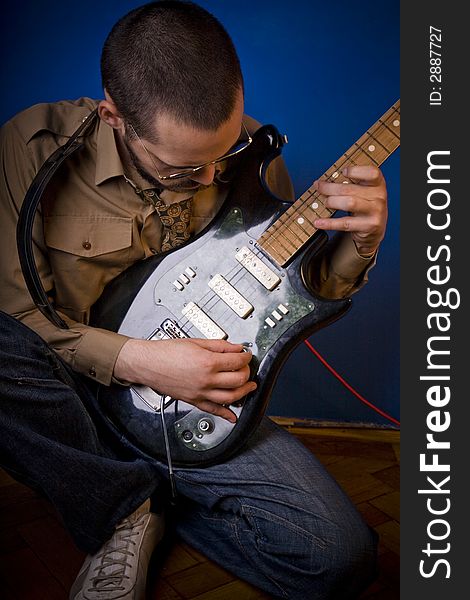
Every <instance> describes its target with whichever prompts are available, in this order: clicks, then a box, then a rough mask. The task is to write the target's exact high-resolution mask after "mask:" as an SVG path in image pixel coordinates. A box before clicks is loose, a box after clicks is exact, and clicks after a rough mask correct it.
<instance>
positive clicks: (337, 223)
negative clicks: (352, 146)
mask: <svg viewBox="0 0 470 600" xmlns="http://www.w3.org/2000/svg"><path fill="white" fill-rule="evenodd" d="M342 173H343V175H345V176H346V177H347V178H348V179H350V180H351V183H330V182H327V181H320V180H318V181H316V182H315V184H314V187H315V188H316V189H317V190H318V191H319V193H320V194H322V195H323V196H325V197H326V198H325V201H324V204H325V206H326V207H327V208H330V209H332V210H343V211H346V212H349V215H348V216H347V217H339V218H337V219H317V220H316V221H314V225H315V227H316V228H317V229H325V230H332V231H346V232H349V233H350V234H351V237H352V239H353V240H354V243H355V244H356V248H357V251H358V252H359V254H361V255H364V256H368V255H371V254H373V253H374V252H375V250H377V248H378V247H379V244H380V242H381V241H382V240H383V238H384V235H385V226H386V224H387V188H386V185H385V179H384V177H383V175H382V172H381V171H380V169H378V168H377V167H374V166H360V165H354V166H350V167H347V168H346V169H344V170H343V171H342Z"/></svg>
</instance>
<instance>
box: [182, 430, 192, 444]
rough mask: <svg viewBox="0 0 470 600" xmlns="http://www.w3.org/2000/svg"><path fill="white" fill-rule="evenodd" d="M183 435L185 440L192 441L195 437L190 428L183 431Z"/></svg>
mask: <svg viewBox="0 0 470 600" xmlns="http://www.w3.org/2000/svg"><path fill="white" fill-rule="evenodd" d="M181 435H182V438H183V440H184V441H185V442H190V441H191V440H192V439H193V432H192V431H189V429H186V431H183V433H182V434H181Z"/></svg>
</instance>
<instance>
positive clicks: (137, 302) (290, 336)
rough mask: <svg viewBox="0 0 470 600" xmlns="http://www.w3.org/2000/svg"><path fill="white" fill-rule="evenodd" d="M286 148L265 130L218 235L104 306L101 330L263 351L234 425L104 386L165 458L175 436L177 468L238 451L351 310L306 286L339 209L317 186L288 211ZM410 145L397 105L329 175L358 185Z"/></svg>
mask: <svg viewBox="0 0 470 600" xmlns="http://www.w3.org/2000/svg"><path fill="white" fill-rule="evenodd" d="M284 142H285V139H284V138H283V137H282V136H281V135H280V134H279V133H278V131H277V130H276V128H275V127H273V126H271V125H267V126H264V127H262V128H261V129H259V130H258V131H257V132H256V133H255V134H254V136H253V142H252V144H251V146H250V147H249V148H248V149H247V150H246V151H245V152H244V156H243V157H242V158H241V159H240V160H241V161H242V162H241V164H240V168H239V176H238V177H237V178H236V180H235V182H234V184H233V186H232V187H231V192H230V193H229V196H228V197H227V199H226V201H225V202H224V205H223V207H222V208H221V210H220V211H219V213H218V215H217V216H216V217H215V219H214V220H213V221H212V222H211V223H210V224H209V225H208V227H206V229H204V230H203V231H202V232H201V233H200V234H199V235H197V236H196V237H195V238H193V240H191V241H190V242H188V243H186V244H184V245H182V246H179V247H178V248H176V249H174V250H171V251H169V252H165V253H163V254H161V255H158V256H155V257H151V258H148V259H146V260H144V261H141V262H139V263H137V264H135V265H133V266H132V267H130V268H129V269H128V270H127V271H125V272H124V273H122V274H121V275H120V276H119V277H117V278H116V279H114V280H113V281H112V282H111V283H110V284H108V286H107V288H106V290H105V292H104V293H103V295H102V297H101V298H100V300H99V301H98V302H97V303H96V304H95V306H94V307H93V310H92V318H91V324H92V325H95V326H99V327H103V328H105V329H109V330H111V331H118V332H119V333H122V334H125V335H128V336H131V337H135V338H141V339H149V340H164V339H170V338H187V337H189V338H194V337H198V338H201V337H206V338H209V339H228V340H230V341H234V342H237V343H243V344H244V345H245V346H246V347H248V348H249V349H250V350H251V352H252V353H253V359H252V361H251V363H250V366H251V368H252V370H253V377H254V379H255V380H256V382H257V384H258V388H257V389H256V390H255V391H254V392H253V393H251V394H249V395H248V396H247V397H245V398H244V399H243V400H242V401H240V402H238V403H236V404H234V405H232V406H231V409H232V410H233V412H235V413H236V415H237V417H238V420H237V423H235V424H232V423H229V422H228V421H226V420H225V419H222V418H221V417H217V416H213V415H211V414H208V413H205V412H203V411H201V410H199V409H198V408H196V407H195V406H193V405H191V404H188V403H186V402H183V401H181V400H178V399H174V398H170V397H168V396H162V395H161V394H160V393H159V392H158V391H155V390H152V389H150V388H148V387H145V386H141V385H133V386H131V387H130V388H125V387H123V386H117V385H111V386H110V387H104V386H102V387H101V388H100V390H99V393H98V402H99V404H100V407H101V410H103V411H104V413H105V415H106V416H107V418H108V419H109V420H110V421H111V422H112V424H113V426H114V427H116V428H117V429H118V430H120V431H122V432H123V433H124V435H125V436H126V437H127V438H128V439H129V440H130V441H131V442H132V443H134V444H135V445H136V446H138V447H139V448H140V449H141V450H142V451H143V452H145V453H146V454H149V455H151V456H153V457H155V458H157V459H159V460H162V461H164V460H166V447H165V436H167V444H168V447H169V448H170V450H171V458H172V462H173V464H175V465H177V466H199V467H202V466H206V465H209V464H212V463H215V462H219V461H222V460H225V459H226V458H227V457H229V456H230V455H231V454H233V453H235V452H236V451H238V450H239V449H240V448H241V447H242V446H243V444H244V443H245V442H246V441H247V439H248V438H249V436H250V434H251V433H253V431H254V430H255V429H256V427H257V425H258V424H259V421H260V420H261V417H262V416H263V414H264V412H265V410H266V406H267V404H268V400H269V396H270V393H271V391H272V388H273V386H274V383H275V380H276V378H277V375H278V373H279V371H280V369H281V366H282V365H283V363H284V362H285V360H286V358H287V357H288V355H289V354H290V352H291V351H292V350H293V349H294V348H295V347H296V346H297V345H298V344H299V343H300V342H301V341H302V340H304V339H305V338H306V337H307V336H309V335H311V334H312V333H313V332H315V331H316V330H318V329H320V328H322V327H324V326H326V325H328V324H329V323H331V322H333V321H335V320H336V319H338V318H339V317H340V316H342V315H343V314H344V313H345V312H346V311H347V310H348V308H349V306H350V303H351V301H350V300H349V299H341V300H326V299H323V298H320V297H317V296H315V295H314V294H313V293H312V291H311V290H310V289H309V287H308V283H307V276H306V267H307V265H308V263H309V261H310V260H311V258H312V256H313V254H314V253H315V252H317V251H318V248H319V246H320V245H321V244H323V243H324V241H325V240H326V238H327V236H326V234H325V232H321V231H317V230H316V229H315V227H314V226H313V221H314V220H315V219H316V218H317V217H320V218H324V217H331V216H332V215H333V213H334V212H335V211H333V210H330V209H328V208H327V207H326V206H325V204H324V200H325V198H324V197H322V196H321V195H320V194H319V193H318V192H317V191H316V190H314V189H313V188H309V189H308V190H307V191H306V192H305V193H304V194H302V196H301V197H300V198H299V199H298V200H296V201H295V202H294V203H285V202H282V201H280V200H279V199H276V198H274V197H273V196H272V195H271V194H270V193H269V190H268V189H267V187H266V185H265V183H264V182H265V172H266V169H267V167H268V166H269V164H270V162H271V161H272V160H273V159H274V158H275V157H276V156H278V155H279V154H280V152H281V149H282V146H283V144H284ZM399 143H400V104H399V102H397V103H396V104H394V105H393V106H392V107H391V108H390V109H389V110H388V111H387V112H386V113H385V114H384V115H383V117H382V118H380V119H379V120H378V121H377V122H376V123H375V124H374V125H373V126H372V127H371V128H370V129H369V130H368V131H367V132H366V133H365V134H364V135H363V136H362V137H361V138H360V139H359V140H358V141H357V142H356V143H355V144H353V145H352V146H351V148H349V150H347V152H345V153H344V154H343V155H342V156H341V157H340V158H339V159H338V160H337V161H336V163H335V164H334V165H332V166H331V167H330V168H329V169H328V170H327V171H326V172H325V173H324V174H323V176H322V177H321V179H323V180H327V181H332V182H343V183H344V182H349V180H348V179H347V177H345V176H344V175H343V174H342V169H343V168H344V167H346V166H348V165H366V164H374V165H377V166H378V165H380V164H381V163H382V162H383V161H384V160H385V159H387V158H388V157H389V156H390V154H391V153H392V152H393V151H394V150H395V149H396V148H397V147H398V146H399ZM162 410H163V415H162V414H161V412H162ZM162 416H163V420H162ZM163 421H164V423H163Z"/></svg>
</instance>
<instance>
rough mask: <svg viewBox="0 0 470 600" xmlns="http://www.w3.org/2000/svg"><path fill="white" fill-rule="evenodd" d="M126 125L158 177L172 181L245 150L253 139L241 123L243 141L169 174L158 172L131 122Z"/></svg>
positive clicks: (161, 179) (188, 175)
mask: <svg viewBox="0 0 470 600" xmlns="http://www.w3.org/2000/svg"><path fill="white" fill-rule="evenodd" d="M128 125H129V129H130V130H131V131H132V133H133V134H134V135H135V137H136V138H137V139H138V141H139V143H140V145H141V146H142V148H143V149H144V151H145V153H146V154H147V156H148V157H149V159H150V161H151V162H152V164H153V167H154V169H155V171H156V173H157V176H158V179H159V180H160V181H173V180H174V179H183V178H184V177H191V175H194V173H198V172H199V171H201V170H202V169H205V168H206V167H210V166H211V165H216V164H217V163H220V162H222V161H224V160H227V159H228V158H232V157H233V156H236V155H237V154H240V152H243V150H246V149H247V148H248V146H249V145H250V144H251V142H252V141H253V138H252V137H251V135H250V134H249V132H248V129H247V128H246V127H245V124H244V123H242V128H243V133H244V135H245V136H246V139H245V140H243V141H238V142H237V143H236V144H235V146H232V148H231V149H230V150H229V151H228V152H227V153H226V154H224V155H223V156H221V157H219V158H216V159H215V160H210V161H209V162H206V163H204V164H202V165H198V166H197V167H187V168H182V169H181V170H180V171H175V172H174V173H171V174H170V175H162V174H161V173H160V171H159V170H158V167H157V165H156V164H155V160H154V158H153V156H152V155H151V154H150V152H149V151H148V150H147V148H146V147H145V144H144V142H143V141H142V140H141V139H140V137H139V136H138V135H137V132H136V130H135V129H134V127H133V126H132V125H131V123H128Z"/></svg>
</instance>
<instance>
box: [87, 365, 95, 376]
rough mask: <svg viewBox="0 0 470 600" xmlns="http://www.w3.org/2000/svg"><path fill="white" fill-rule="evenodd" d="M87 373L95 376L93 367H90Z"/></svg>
mask: <svg viewBox="0 0 470 600" xmlns="http://www.w3.org/2000/svg"><path fill="white" fill-rule="evenodd" d="M88 374H89V375H91V376H92V377H96V370H95V367H90V370H89V371H88Z"/></svg>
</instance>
